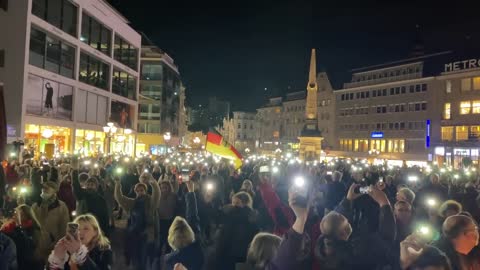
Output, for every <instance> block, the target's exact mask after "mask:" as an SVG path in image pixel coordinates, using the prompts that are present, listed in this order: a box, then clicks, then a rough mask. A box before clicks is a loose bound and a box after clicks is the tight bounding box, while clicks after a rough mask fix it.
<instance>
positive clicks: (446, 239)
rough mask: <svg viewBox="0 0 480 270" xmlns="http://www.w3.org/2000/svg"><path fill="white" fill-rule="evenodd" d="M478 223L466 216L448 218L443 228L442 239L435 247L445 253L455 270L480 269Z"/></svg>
mask: <svg viewBox="0 0 480 270" xmlns="http://www.w3.org/2000/svg"><path fill="white" fill-rule="evenodd" d="M478 243H479V232H478V225H477V223H476V222H475V221H474V220H473V219H472V218H471V217H468V216H465V215H453V216H450V217H448V218H447V219H446V220H445V222H444V223H443V226H442V239H440V240H439V241H438V242H437V243H435V246H437V247H438V248H439V249H440V250H442V251H443V252H445V253H446V254H447V256H448V258H449V259H450V262H451V263H452V269H453V270H463V269H480V250H479V248H478Z"/></svg>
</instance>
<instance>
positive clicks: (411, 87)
mask: <svg viewBox="0 0 480 270" xmlns="http://www.w3.org/2000/svg"><path fill="white" fill-rule="evenodd" d="M409 91H410V93H413V92H415V86H413V85H410V87H409Z"/></svg>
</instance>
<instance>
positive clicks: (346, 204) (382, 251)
mask: <svg viewBox="0 0 480 270" xmlns="http://www.w3.org/2000/svg"><path fill="white" fill-rule="evenodd" d="M359 187H360V185H359V184H352V185H351V186H350V188H349V190H348V193H347V196H346V198H345V199H344V200H343V201H342V202H341V203H340V205H339V206H338V207H337V208H336V209H335V211H332V212H330V213H329V214H327V215H326V216H325V217H323V219H322V221H321V223H320V230H321V232H322V235H321V236H320V238H319V239H318V240H317V244H316V246H315V260H317V261H318V265H319V268H318V269H376V267H378V266H383V265H388V264H390V263H391V261H392V258H393V257H392V256H393V254H392V250H391V247H392V243H393V241H394V238H395V218H394V216H393V211H392V208H391V206H390V202H389V200H388V198H387V196H386V195H385V193H384V192H382V191H381V190H379V189H378V188H377V187H375V186H369V187H368V189H367V191H365V193H364V194H362V193H360V192H358V188H359ZM361 196H369V197H370V198H371V199H373V201H374V202H375V203H376V204H377V205H378V207H379V211H380V213H379V227H378V231H375V232H362V233H361V234H356V235H355V236H353V237H352V226H351V222H350V218H351V216H352V205H353V203H354V202H355V200H357V199H358V198H359V197H361Z"/></svg>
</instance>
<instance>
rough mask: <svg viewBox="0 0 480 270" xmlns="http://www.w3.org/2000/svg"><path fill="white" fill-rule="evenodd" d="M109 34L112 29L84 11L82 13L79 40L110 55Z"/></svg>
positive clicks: (110, 34)
mask: <svg viewBox="0 0 480 270" xmlns="http://www.w3.org/2000/svg"><path fill="white" fill-rule="evenodd" d="M111 36H112V31H110V30H109V29H107V28H106V27H105V26H103V25H102V24H101V23H99V22H98V21H97V20H95V19H94V18H92V17H90V16H89V15H87V14H86V13H85V12H84V13H83V15H82V34H81V36H80V40H81V41H83V42H84V43H86V44H89V45H90V46H91V47H92V48H95V49H97V50H99V51H101V52H102V53H104V54H106V55H108V56H110V55H111V53H110V48H111V40H110V39H111Z"/></svg>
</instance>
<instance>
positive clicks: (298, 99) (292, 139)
mask: <svg viewBox="0 0 480 270" xmlns="http://www.w3.org/2000/svg"><path fill="white" fill-rule="evenodd" d="M306 97H307V95H306V92H305V91H298V92H292V93H288V94H286V96H285V99H284V100H283V102H282V114H283V116H282V131H281V134H282V137H281V142H282V144H283V145H286V147H287V148H290V149H298V137H299V136H300V132H302V129H303V126H304V125H305V102H306Z"/></svg>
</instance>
